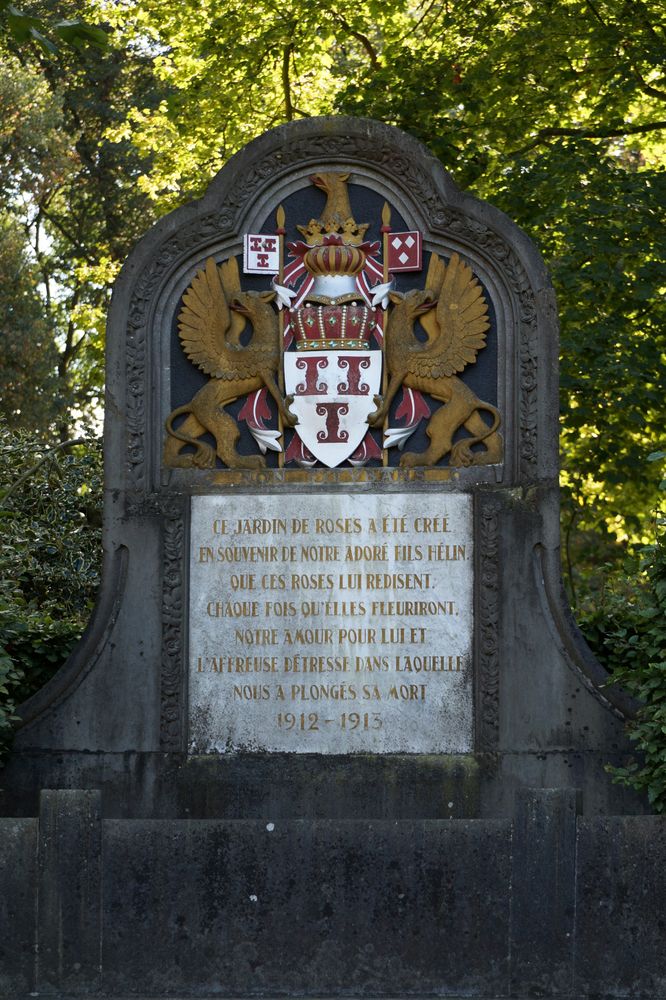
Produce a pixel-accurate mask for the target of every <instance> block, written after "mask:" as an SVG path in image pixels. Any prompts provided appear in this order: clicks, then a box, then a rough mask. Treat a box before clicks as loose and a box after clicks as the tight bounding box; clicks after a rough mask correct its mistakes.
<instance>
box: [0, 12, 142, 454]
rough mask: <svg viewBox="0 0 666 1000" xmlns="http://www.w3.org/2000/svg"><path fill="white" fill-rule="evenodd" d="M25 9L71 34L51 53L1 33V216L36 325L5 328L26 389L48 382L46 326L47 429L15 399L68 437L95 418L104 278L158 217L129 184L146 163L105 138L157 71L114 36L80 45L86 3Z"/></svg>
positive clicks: (7, 409)
mask: <svg viewBox="0 0 666 1000" xmlns="http://www.w3.org/2000/svg"><path fill="white" fill-rule="evenodd" d="M25 14H26V16H29V17H30V18H35V19H37V20H39V21H40V22H42V21H43V22H44V23H45V24H48V25H51V26H52V27H53V30H54V31H55V30H56V29H57V31H58V32H60V34H61V35H62V33H63V32H64V34H65V35H66V36H67V38H68V40H70V41H72V42H73V43H72V44H68V45H62V46H60V47H59V49H58V52H57V55H53V54H51V53H49V54H48V55H46V54H45V53H44V52H43V51H42V49H41V48H39V46H35V45H29V46H27V47H26V45H25V44H23V43H21V42H20V41H17V40H16V37H15V36H14V35H12V33H11V32H5V33H4V34H3V33H2V31H0V58H1V59H2V63H3V73H2V74H0V181H2V184H0V220H2V219H4V220H6V221H5V225H6V226H7V227H9V228H10V229H12V231H14V232H20V233H21V234H22V240H23V251H22V252H23V254H24V256H25V257H26V258H27V260H28V262H29V277H28V275H26V277H25V279H24V283H23V284H24V285H25V282H27V281H30V282H31V284H32V298H33V300H34V303H33V304H34V306H35V308H36V309H37V310H38V311H39V313H40V317H39V320H40V322H39V323H37V324H36V325H35V326H34V327H32V328H31V327H30V325H29V324H25V325H24V328H23V330H22V332H21V333H20V335H19V334H18V333H16V332H14V331H12V336H13V337H14V340H15V341H16V342H17V346H18V345H19V344H23V345H24V346H25V348H26V350H25V352H24V358H25V359H26V360H25V364H24V367H25V369H26V378H25V380H24V382H27V383H28V384H27V386H26V387H25V389H24V393H25V394H27V392H28V391H29V388H30V387H32V388H33V389H34V388H35V387H37V386H39V385H40V384H43V379H42V377H41V374H42V372H41V369H42V368H43V363H42V364H41V365H39V364H36V365H34V367H33V368H30V364H29V362H30V359H31V358H32V357H33V356H34V355H35V354H36V353H38V351H37V347H36V345H37V342H38V341H39V342H42V343H43V342H44V338H43V334H42V333H41V332H40V329H39V327H40V324H41V325H42V326H46V328H47V329H48V331H49V351H50V354H51V357H50V361H49V363H50V374H51V378H50V388H49V393H50V399H51V406H50V416H49V421H48V423H47V424H46V426H45V424H44V423H43V420H42V418H43V413H42V412H40V411H39V408H36V410H35V412H34V413H32V412H31V411H30V409H29V407H28V408H26V407H24V406H20V408H21V413H22V421H21V422H22V423H23V425H24V426H26V427H27V428H30V429H33V430H38V431H39V432H40V433H44V432H49V433H50V434H52V435H53V436H59V437H61V438H64V437H67V436H68V435H69V427H70V426H71V425H72V424H74V423H77V424H78V425H79V426H81V424H84V425H87V426H91V425H93V426H94V425H95V424H96V423H97V422H98V421H99V408H100V406H101V399H102V390H103V383H104V367H103V355H104V324H105V317H106V312H107V308H108V302H109V297H110V290H111V285H112V283H113V279H114V278H115V276H116V274H117V273H118V271H119V269H120V266H121V264H122V262H123V260H124V259H125V257H126V256H127V254H128V253H129V251H130V249H131V247H132V246H133V245H134V243H135V242H136V241H137V240H138V239H139V238H140V236H141V235H142V234H143V233H144V232H145V231H146V229H147V228H148V227H149V226H150V224H151V222H152V221H153V219H154V211H153V209H152V207H151V206H150V205H149V202H148V199H147V197H146V196H145V195H144V194H142V193H141V192H140V191H139V190H138V189H137V185H136V180H137V177H138V175H139V174H140V173H141V172H143V171H144V170H145V169H146V168H147V166H148V164H147V162H146V161H145V160H144V159H142V158H141V157H140V156H139V155H138V153H137V152H136V148H135V147H134V146H133V145H131V144H130V143H129V142H126V141H121V142H112V141H110V140H108V139H107V138H106V137H105V133H106V130H107V129H108V128H110V127H111V126H113V125H116V124H117V123H118V122H120V121H122V120H124V118H125V116H126V114H127V112H128V109H129V106H130V104H131V103H132V101H133V100H134V97H135V95H136V94H139V93H141V94H142V95H143V100H144V101H146V102H147V103H148V104H150V102H151V92H152V91H153V90H154V74H153V68H152V59H151V57H149V56H147V55H146V54H145V53H141V52H139V51H137V50H136V49H130V48H128V47H127V46H126V44H125V42H124V41H123V40H117V39H114V38H113V36H111V35H109V37H108V39H107V42H105V43H104V45H103V47H101V48H100V47H95V44H93V45H80V44H78V43H77V42H76V38H79V39H81V38H83V36H84V35H86V33H87V34H90V31H93V35H94V33H95V32H96V31H97V30H98V28H95V29H89V27H88V24H87V21H86V25H84V26H83V27H82V26H81V25H82V22H80V17H86V16H87V15H89V17H88V20H89V21H91V22H92V21H95V20H96V19H98V16H99V10H98V8H97V6H96V4H94V3H92V2H91V3H83V4H75V3H73V2H72V0H62V2H58V3H54V2H52V0H44V2H41V3H32V4H30V6H29V8H28V9H27V10H26V11H25ZM0 27H1V24H0ZM102 27H103V26H99V30H102ZM84 29H85V30H84ZM81 32H83V35H82V34H81ZM105 38H106V32H105ZM93 42H94V39H93ZM152 99H154V100H156V98H152ZM17 252H18V251H17ZM21 293H22V286H21V285H20V284H19V285H17V284H8V285H7V286H6V290H5V295H6V297H7V298H8V299H9V300H12V301H16V300H18V299H19V298H20V296H21ZM1 305H2V303H1V302H0V318H1V315H2V313H1ZM8 328H11V324H8ZM31 331H32V332H31ZM14 354H20V351H15V352H14ZM21 402H22V401H21ZM19 405H20V403H19V404H17V403H16V402H15V400H14V398H13V397H12V396H11V395H10V396H9V397H8V398H7V400H6V402H5V403H4V405H3V410H2V412H3V413H4V414H5V415H7V416H8V417H9V416H11V414H12V411H13V410H14V411H15V410H16V409H17V408H18V406H19Z"/></svg>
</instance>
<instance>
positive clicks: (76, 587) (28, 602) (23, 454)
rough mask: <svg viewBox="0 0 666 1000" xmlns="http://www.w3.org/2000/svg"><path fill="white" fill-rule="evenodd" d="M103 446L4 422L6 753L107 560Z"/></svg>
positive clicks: (0, 641) (2, 708) (0, 619)
mask: <svg viewBox="0 0 666 1000" xmlns="http://www.w3.org/2000/svg"><path fill="white" fill-rule="evenodd" d="M101 504H102V460H101V445H100V443H99V442H97V441H94V440H93V441H90V442H85V443H79V444H72V443H68V444H66V445H51V446H48V445H45V444H44V443H43V442H41V441H39V440H38V439H36V438H35V437H34V435H29V434H24V433H21V432H16V431H13V430H10V429H9V428H7V427H6V426H2V425H0V529H1V533H0V748H1V747H6V746H7V745H8V743H9V739H10V736H11V731H12V728H13V724H14V722H15V720H16V715H15V710H16V705H18V704H20V702H22V701H24V700H25V699H26V698H28V697H29V696H30V695H31V694H33V693H34V692H35V691H36V690H38V689H39V688H40V687H42V686H43V685H44V684H45V683H46V681H47V680H48V679H49V677H51V676H52V674H53V673H55V671H56V670H57V669H58V667H59V666H60V665H61V664H62V662H63V661H64V660H65V659H66V657H67V655H68V654H69V652H70V651H71V649H72V647H73V646H74V644H75V643H76V641H77V640H78V638H79V637H80V635H81V633H82V631H83V629H84V628H85V625H86V622H87V620H88V617H89V615H90V612H91V610H92V607H93V605H94V602H95V596H96V593H97V588H98V585H99V567H100V563H101V537H100V536H101Z"/></svg>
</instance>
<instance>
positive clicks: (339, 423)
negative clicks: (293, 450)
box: [284, 350, 382, 469]
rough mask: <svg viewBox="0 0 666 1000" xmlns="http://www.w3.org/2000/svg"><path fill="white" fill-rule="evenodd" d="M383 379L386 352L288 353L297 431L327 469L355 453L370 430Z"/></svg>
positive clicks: (286, 363)
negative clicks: (383, 358) (370, 422)
mask: <svg viewBox="0 0 666 1000" xmlns="http://www.w3.org/2000/svg"><path fill="white" fill-rule="evenodd" d="M381 381H382V352H381V351H379V350H374V351H359V350H347V351H303V352H301V351H295V352H288V353H287V354H285V355H284V386H285V392H286V394H287V395H288V396H293V397H294V401H293V403H292V404H291V407H290V409H291V411H292V412H293V413H295V414H296V415H297V416H298V426H297V427H296V433H297V434H298V435H299V437H300V438H301V440H302V441H303V444H304V445H305V447H306V448H307V449H308V450H309V451H310V452H312V454H313V455H314V456H315V458H318V459H319V461H320V462H322V463H323V464H324V465H326V466H328V468H329V469H333V468H335V466H336V465H340V463H341V462H344V460H345V459H346V458H349V456H350V455H352V454H353V453H354V452H355V451H356V449H357V448H358V446H359V445H360V443H361V441H362V440H363V438H364V437H365V435H366V433H367V431H368V416H369V415H370V414H371V413H372V411H373V410H375V409H376V408H377V407H376V405H375V401H374V397H375V396H377V395H379V392H380V390H381Z"/></svg>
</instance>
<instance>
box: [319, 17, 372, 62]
mask: <svg viewBox="0 0 666 1000" xmlns="http://www.w3.org/2000/svg"><path fill="white" fill-rule="evenodd" d="M331 13H332V14H333V17H334V18H335V19H336V20H337V21H339V22H340V24H341V25H342V27H343V28H344V29H345V31H346V32H347V33H348V34H350V35H351V36H352V38H355V39H356V41H357V42H360V43H361V45H362V46H363V48H364V49H365V51H366V52H367V53H368V55H369V57H370V65H371V66H372V68H373V69H376V70H380V69H381V68H382V66H381V63H380V61H379V56H378V55H377V49H376V48H375V47H374V45H373V44H372V42H371V41H370V39H369V38H368V36H367V35H364V34H363V32H361V31H356V29H355V28H352V26H351V24H350V23H349V21H347V19H346V18H344V17H343V16H342V14H338V13H337V11H332V12H331Z"/></svg>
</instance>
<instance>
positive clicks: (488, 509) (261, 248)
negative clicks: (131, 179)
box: [0, 118, 666, 998]
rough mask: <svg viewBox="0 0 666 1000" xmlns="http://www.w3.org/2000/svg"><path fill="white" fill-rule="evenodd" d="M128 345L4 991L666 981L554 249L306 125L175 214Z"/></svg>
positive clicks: (427, 174)
mask: <svg viewBox="0 0 666 1000" xmlns="http://www.w3.org/2000/svg"><path fill="white" fill-rule="evenodd" d="M107 340H108V365H107V397H106V424H105V470H106V471H105V476H106V508H105V515H104V524H105V532H104V551H105V562H104V584H103V588H102V592H101V594H100V598H99V603H98V606H97V609H96V612H95V615H94V618H93V621H92V622H91V624H90V627H89V629H88V630H87V632H86V634H85V636H84V637H83V639H82V641H81V643H80V645H79V646H78V648H77V649H76V650H75V652H74V654H73V655H72V657H71V658H70V660H69V661H68V662H67V663H66V664H65V666H64V667H63V668H62V669H61V670H60V671H59V673H58V674H56V676H55V677H54V678H53V680H52V681H51V682H49V684H47V686H46V687H45V688H44V689H43V690H42V691H40V692H39V693H38V694H37V695H36V696H35V697H34V698H33V699H31V701H30V702H28V703H27V704H25V705H23V706H22V708H21V726H20V728H19V730H18V732H17V735H16V743H15V749H14V752H13V754H12V756H11V758H10V760H9V762H8V764H7V767H6V769H5V771H4V773H3V775H2V781H1V782H0V784H1V785H2V805H3V813H4V815H5V817H6V818H4V819H0V838H1V839H2V843H3V845H4V846H3V850H2V852H1V860H0V872H2V874H1V875H0V884H2V887H3V890H4V892H3V894H2V899H3V900H4V902H0V914H1V915H2V918H3V921H2V934H0V996H4V995H6V996H8V997H9V996H11V997H15V996H19V995H26V996H27V995H28V994H30V995H42V994H48V995H50V996H62V997H65V996H67V997H70V996H86V997H87V996H93V995H94V996H108V997H125V996H142V997H143V996H155V997H157V996H160V997H161V996H167V995H168V996H181V997H192V998H193V997H200V998H203V997H213V996H220V997H222V996H227V997H232V996H233V997H244V996H259V995H261V996H277V995H280V996H288V995H301V996H315V995H316V996H322V995H324V996H342V995H344V996H355V995H367V996H375V997H376V996H382V995H385V996H388V995H391V996H398V995H402V994H406V993H409V994H410V995H423V996H425V995H448V996H457V995H463V994H464V995H465V996H468V997H479V998H481V997H491V996H492V997H500V996H507V997H508V996H514V997H522V996H529V995H540V996H569V995H571V996H577V997H579V996H587V995H590V994H593V993H596V994H599V993H605V994H607V995H612V996H624V995H626V994H627V992H628V991H632V990H634V991H635V990H636V988H637V985H636V984H639V992H640V991H643V992H647V993H650V994H651V995H657V994H658V992H659V990H661V991H662V995H663V993H664V991H666V968H665V966H664V961H663V952H662V947H661V945H660V943H659V942H660V934H661V942H662V944H663V923H662V925H661V926H662V931H661V932H660V931H659V930H658V926H659V919H662V918H663V915H662V918H660V917H659V906H660V901H661V903H663V899H664V868H665V865H664V861H665V860H666V831H665V830H664V826H663V822H662V821H660V820H658V819H656V818H654V817H647V816H642V815H640V813H642V812H643V811H644V807H643V805H642V803H641V802H640V801H638V800H636V799H634V798H633V797H632V795H630V794H629V793H627V792H626V791H623V790H622V789H620V788H618V786H615V785H613V784H612V783H611V780H610V778H609V777H608V775H607V773H606V771H605V768H606V766H607V765H608V764H618V763H620V762H621V761H622V760H623V759H624V758H625V756H626V754H627V744H626V742H625V738H624V735H623V721H624V719H625V718H626V717H627V715H629V714H630V713H631V712H632V710H633V707H632V705H631V704H630V703H629V701H628V700H627V698H626V697H625V696H624V695H623V693H622V692H621V691H619V690H617V689H615V688H614V687H613V686H612V685H611V684H609V683H608V678H607V676H606V674H605V672H604V671H603V669H602V668H601V666H600V665H599V664H598V663H597V662H596V660H595V659H594V657H593V656H592V655H591V653H590V652H589V650H588V649H587V647H586V645H585V643H584V642H583V640H582V638H581V636H580V634H579V633H578V631H577V629H576V626H575V624H574V622H573V620H572V618H571V615H570V613H569V611H568V609H567V607H566V604H565V602H564V600H563V595H562V588H561V584H560V573H559V500H558V448H557V445H558V420H557V417H558V396H557V346H558V345H557V321H556V312H555V302H554V297H553V293H552V290H551V286H550V283H549V280H548V276H547V274H546V271H545V269H544V266H543V264H542V262H541V260H540V258H539V255H538V253H537V251H536V250H535V248H534V246H533V244H532V243H531V242H530V241H529V240H528V239H527V238H526V236H525V235H524V234H523V233H521V232H520V230H518V229H517V228H516V227H515V226H514V225H513V224H512V223H511V222H510V220H509V219H507V218H506V217H505V216H504V215H503V214H502V213H501V212H499V211H497V210H496V209H494V208H492V207H491V206H489V205H487V204H484V203H483V202H480V201H478V200H476V199H475V198H473V197H471V196H469V195H467V194H464V193H462V192H460V191H459V190H458V189H457V188H456V186H455V184H454V183H453V181H452V179H451V178H450V177H449V175H448V174H447V173H446V172H445V171H444V170H443V168H442V167H441V166H440V164H439V163H438V162H437V161H436V160H435V159H434V158H433V157H432V156H430V154H429V153H428V152H427V150H426V149H424V148H423V147H422V146H421V145H419V144H418V143H417V142H415V141H414V140H413V139H411V138H409V137H408V136H406V135H404V134H402V133H400V132H399V131H397V130H396V129H393V128H389V127H387V126H384V125H380V124H378V123H376V122H371V121H364V120H353V119H345V118H340V119H335V118H332V119H311V120H307V121H303V122H297V123H291V124H289V125H286V126H283V127H280V128H278V129H275V130H273V131H271V132H269V133H267V134H266V135H264V136H262V137H261V138H259V139H257V140H256V141H254V142H252V143H250V144H249V145H248V146H247V147H246V148H245V149H243V150H242V151H241V152H240V153H238V154H237V155H236V156H235V157H233V158H232V159H231V160H230V161H229V163H228V164H227V165H226V166H225V167H224V169H223V170H222V171H221V172H220V173H219V174H218V176H217V177H216V178H215V179H214V180H213V181H212V183H211V185H210V187H209V188H208V190H207V192H206V194H205V195H204V197H203V198H202V199H201V200H200V201H199V202H196V203H193V204H190V205H187V206H186V207H184V208H181V209H179V210H177V211H175V212H173V213H172V214H171V215H169V216H167V217H166V218H165V219H163V220H161V221H160V222H159V223H158V224H157V225H156V226H155V227H154V228H153V229H152V230H151V231H150V232H149V233H148V234H147V235H146V236H145V238H144V239H143V240H142V241H141V243H140V244H139V245H138V246H137V248H136V250H135V251H134V253H133V254H132V255H131V257H130V258H129V260H128V261H127V264H126V266H125V268H124V269H123V271H122V273H121V276H120V278H119V279H118V282H117V285H116V288H115V290H114V295H113V301H112V306H111V312H110V317H109V325H108V338H107ZM632 813H634V814H636V815H630V814H632ZM637 864H638V865H639V866H641V867H642V870H643V871H644V872H645V875H646V877H647V878H649V879H650V880H651V885H652V887H653V892H652V893H651V894H648V895H646V894H645V893H644V892H643V890H642V887H641V885H639V884H638V883H637V879H636V870H637V869H636V865H637ZM623 928H624V929H623ZM626 933H629V934H630V935H631V941H632V945H631V948H630V949H629V950H627V948H626V947H623V940H624V941H625V943H626V938H625V937H623V935H625V934H626ZM612 942H615V944H613V943H612ZM600 949H601V950H600ZM609 951H610V953H611V954H610V955H609ZM3 990H4V993H3Z"/></svg>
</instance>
